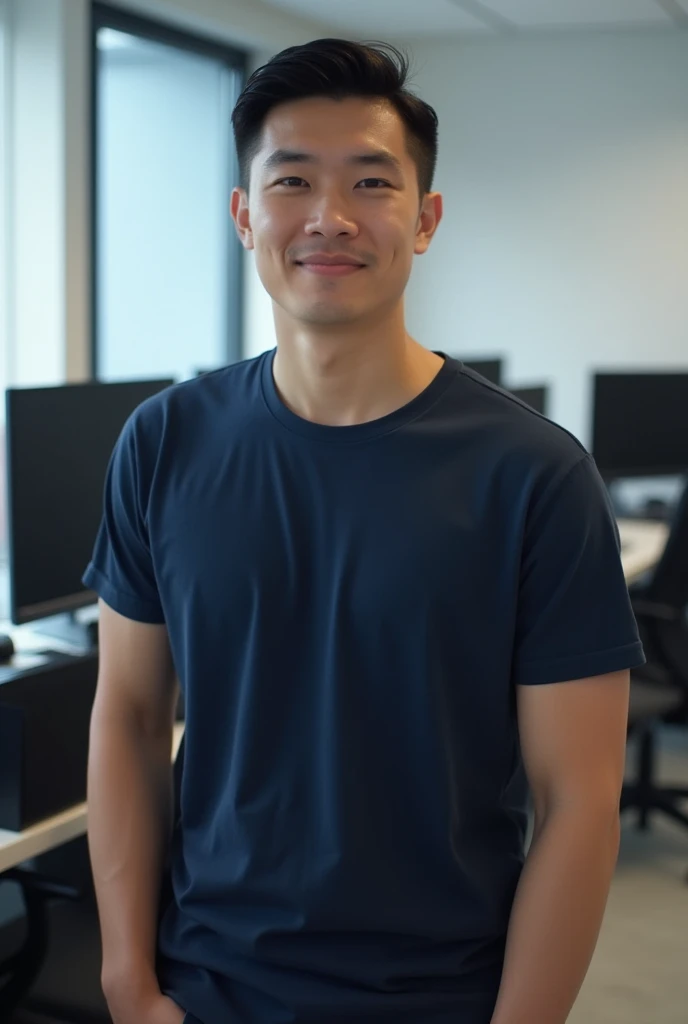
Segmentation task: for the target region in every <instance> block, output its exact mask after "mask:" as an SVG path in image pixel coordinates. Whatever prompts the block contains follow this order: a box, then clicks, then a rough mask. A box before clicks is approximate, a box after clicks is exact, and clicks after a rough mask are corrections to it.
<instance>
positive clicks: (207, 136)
mask: <svg viewBox="0 0 688 1024" xmlns="http://www.w3.org/2000/svg"><path fill="white" fill-rule="evenodd" d="M93 32H94V39H93V42H94V57H95V59H94V189H93V195H94V245H93V252H94V255H95V259H94V281H93V309H94V330H93V338H94V351H93V371H94V376H95V377H96V378H97V379H100V380H117V379H119V380H121V379H124V378H129V379H131V378H145V377H161V376H171V377H174V378H175V379H177V380H181V379H184V378H186V377H190V376H192V375H193V374H194V373H195V372H196V371H197V370H205V369H210V368H212V367H215V366H221V365H224V364H225V363H227V362H232V361H235V360H236V359H238V358H240V357H241V341H240V338H241V303H242V283H241V266H242V251H241V247H240V245H239V242H238V240H237V238H236V235H235V232H234V227H233V225H232V222H231V217H230V214H229V199H230V192H231V188H232V185H233V184H234V183H235V181H236V173H237V172H236V167H235V154H234V145H233V138H232V129H231V111H232V107H233V106H234V103H235V100H236V97H237V96H238V94H239V92H240V90H241V88H242V85H243V80H244V58H243V56H242V55H241V54H239V53H237V52H234V51H232V50H230V49H229V48H225V47H223V46H221V45H218V44H216V43H214V42H210V41H206V40H203V39H201V38H196V37H193V36H188V35H187V34H186V33H182V32H178V31H176V30H171V29H168V28H164V27H162V26H160V25H157V24H155V23H152V22H148V21H146V20H143V19H140V18H138V17H136V18H135V17H133V16H130V15H127V14H124V13H123V12H121V11H115V10H111V9H109V8H106V7H101V6H100V5H95V6H94V23H93Z"/></svg>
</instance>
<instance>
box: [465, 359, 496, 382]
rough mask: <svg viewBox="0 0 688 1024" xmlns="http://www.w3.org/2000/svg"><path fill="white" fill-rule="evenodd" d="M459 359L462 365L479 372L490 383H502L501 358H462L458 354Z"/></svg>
mask: <svg viewBox="0 0 688 1024" xmlns="http://www.w3.org/2000/svg"><path fill="white" fill-rule="evenodd" d="M459 359H460V360H461V362H462V363H463V364H464V366H468V367H469V368H470V369H471V370H475V372H476V373H479V374H480V375H481V377H485V379H486V380H489V381H490V382H491V383H492V384H501V383H502V368H503V360H502V359H464V358H463V357H462V356H459Z"/></svg>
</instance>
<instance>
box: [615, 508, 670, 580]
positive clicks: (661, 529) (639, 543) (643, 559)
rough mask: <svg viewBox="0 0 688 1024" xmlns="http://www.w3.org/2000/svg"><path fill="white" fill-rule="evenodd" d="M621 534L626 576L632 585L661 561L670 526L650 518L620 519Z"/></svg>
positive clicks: (622, 559) (622, 556)
mask: <svg viewBox="0 0 688 1024" xmlns="http://www.w3.org/2000/svg"><path fill="white" fill-rule="evenodd" d="M619 535H620V537H621V549H622V550H621V561H622V563H623V569H624V576H625V577H626V583H628V584H629V586H630V584H632V583H635V582H636V580H638V579H639V578H640V577H641V576H642V575H643V573H645V572H647V570H648V569H651V568H652V566H653V565H656V564H657V562H658V561H659V558H660V555H661V554H662V551H663V550H664V546H665V545H666V542H667V537H668V536H669V527H668V525H667V524H666V523H658V522H653V521H651V520H649V519H619Z"/></svg>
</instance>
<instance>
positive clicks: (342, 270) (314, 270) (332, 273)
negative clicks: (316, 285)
mask: <svg viewBox="0 0 688 1024" xmlns="http://www.w3.org/2000/svg"><path fill="white" fill-rule="evenodd" d="M295 265H296V266H297V267H299V269H300V270H305V271H306V273H309V274H318V275H320V276H321V277H349V276H350V275H351V274H356V273H358V271H359V270H364V269H365V264H363V263H354V262H352V261H351V260H346V259H342V260H337V259H333V260H332V259H324V258H323V259H318V258H317V257H314V258H311V259H308V260H296V261H295Z"/></svg>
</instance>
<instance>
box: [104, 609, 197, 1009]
mask: <svg viewBox="0 0 688 1024" xmlns="http://www.w3.org/2000/svg"><path fill="white" fill-rule="evenodd" d="M99 637H100V641H99V642H100V668H99V674H98V687H97V691H96V698H95V702H94V707H93V714H92V718H91V733H90V752H89V767H88V841H89V849H90V855H91V863H92V866H93V877H94V882H95V889H96V896H97V900H98V909H99V915H100V925H101V932H102V939H103V971H102V983H103V990H104V992H105V995H106V997H107V999H108V1001H109V1002H111V1001H113V1002H114V1003H119V1004H120V1005H124V1004H127V1005H134V1004H135V1005H137V1006H139V1007H140V1006H142V1005H143V1004H145V1003H146V1002H147V1001H150V1000H152V1001H155V1000H156V999H157V1000H158V1001H159V1000H160V991H159V988H158V984H157V979H156V975H155V950H156V930H157V914H158V907H159V895H160V883H161V874H162V868H163V864H164V859H165V855H166V850H167V846H168V844H169V839H170V832H171V808H172V765H171V751H172V730H173V724H174V710H175V703H176V695H177V682H176V678H175V673H174V668H173V664H172V657H171V654H170V648H169V643H168V639H167V631H166V629H165V627H164V626H157V625H148V624H145V623H141V622H133V621H132V620H130V619H126V618H124V617H123V616H121V615H119V614H118V613H117V612H115V611H113V610H112V609H111V608H109V607H108V606H107V605H106V604H105V603H104V602H102V601H101V602H100V629H99ZM158 1008H159V1007H158ZM111 1010H113V1013H114V1016H115V1019H116V1020H119V1019H122V1020H128V1019H129V1018H128V1017H127V1015H126V1013H123V1014H122V1015H121V1016H118V1014H117V1012H116V1010H115V1008H113V1005H112V1002H111Z"/></svg>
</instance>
